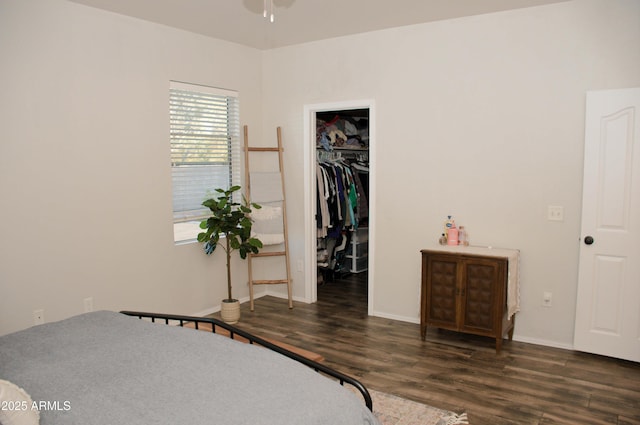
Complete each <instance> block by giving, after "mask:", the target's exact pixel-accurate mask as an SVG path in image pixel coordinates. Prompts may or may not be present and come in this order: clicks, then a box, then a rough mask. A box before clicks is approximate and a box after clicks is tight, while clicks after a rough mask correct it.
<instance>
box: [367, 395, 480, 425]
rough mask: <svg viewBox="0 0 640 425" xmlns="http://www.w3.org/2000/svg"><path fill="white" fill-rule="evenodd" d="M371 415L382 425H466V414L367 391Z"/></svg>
mask: <svg viewBox="0 0 640 425" xmlns="http://www.w3.org/2000/svg"><path fill="white" fill-rule="evenodd" d="M369 393H371V398H372V399H373V413H374V414H375V415H376V417H377V418H378V420H379V421H380V423H381V424H382V425H457V424H468V423H469V421H468V420H467V414H466V413H462V414H460V415H458V414H455V413H453V412H449V411H448V410H442V409H437V408H435V407H431V406H427V405H426V404H422V403H418V402H415V401H411V400H407V399H406V398H402V397H398V396H395V395H392V394H387V393H382V392H379V391H374V390H369Z"/></svg>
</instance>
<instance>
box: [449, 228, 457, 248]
mask: <svg viewBox="0 0 640 425" xmlns="http://www.w3.org/2000/svg"><path fill="white" fill-rule="evenodd" d="M447 245H458V229H457V228H455V227H450V228H449V229H448V230H447Z"/></svg>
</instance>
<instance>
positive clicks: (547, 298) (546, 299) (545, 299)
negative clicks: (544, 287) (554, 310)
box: [542, 292, 553, 307]
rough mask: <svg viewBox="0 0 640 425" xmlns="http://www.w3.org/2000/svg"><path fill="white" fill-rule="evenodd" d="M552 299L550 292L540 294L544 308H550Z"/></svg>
mask: <svg viewBox="0 0 640 425" xmlns="http://www.w3.org/2000/svg"><path fill="white" fill-rule="evenodd" d="M552 298H553V294H552V293H551V292H544V293H543V294H542V305H543V306H544V307H551V299H552Z"/></svg>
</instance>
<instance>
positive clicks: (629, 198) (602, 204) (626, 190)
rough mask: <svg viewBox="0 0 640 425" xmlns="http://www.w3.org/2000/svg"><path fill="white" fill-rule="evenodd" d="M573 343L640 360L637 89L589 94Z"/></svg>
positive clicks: (578, 347)
mask: <svg viewBox="0 0 640 425" xmlns="http://www.w3.org/2000/svg"><path fill="white" fill-rule="evenodd" d="M581 232H582V233H581V244H580V269H579V277H578V297H577V306H576V323H575V334H574V348H575V349H576V350H579V351H586V352H590V353H595V354H602V355H606V356H611V357H616V358H621V359H627V360H632V361H640V88H637V89H636V88H634V89H623V90H606V91H594V92H589V93H587V110H586V127H585V157H584V186H583V200H582V231H581Z"/></svg>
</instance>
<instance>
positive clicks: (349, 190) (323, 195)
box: [316, 151, 369, 271]
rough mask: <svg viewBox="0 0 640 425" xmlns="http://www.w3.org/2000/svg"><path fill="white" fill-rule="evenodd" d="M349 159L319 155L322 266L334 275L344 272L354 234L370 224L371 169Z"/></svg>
mask: <svg viewBox="0 0 640 425" xmlns="http://www.w3.org/2000/svg"><path fill="white" fill-rule="evenodd" d="M345 155H346V154H345ZM349 156H352V157H354V158H352V159H347V158H344V157H343V154H342V153H340V152H338V153H336V152H323V151H319V152H318V162H317V164H316V177H317V186H316V187H317V193H316V194H317V197H316V199H317V213H316V222H317V230H318V247H319V255H318V265H319V267H323V268H326V269H329V270H332V271H341V268H342V265H343V263H344V261H343V260H344V252H345V249H346V248H347V246H348V245H349V239H350V237H351V230H356V229H357V228H358V226H359V225H360V224H361V223H365V224H366V223H367V221H368V187H369V178H368V171H369V169H368V165H367V163H366V162H365V161H364V160H363V157H364V155H363V154H358V155H349Z"/></svg>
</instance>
